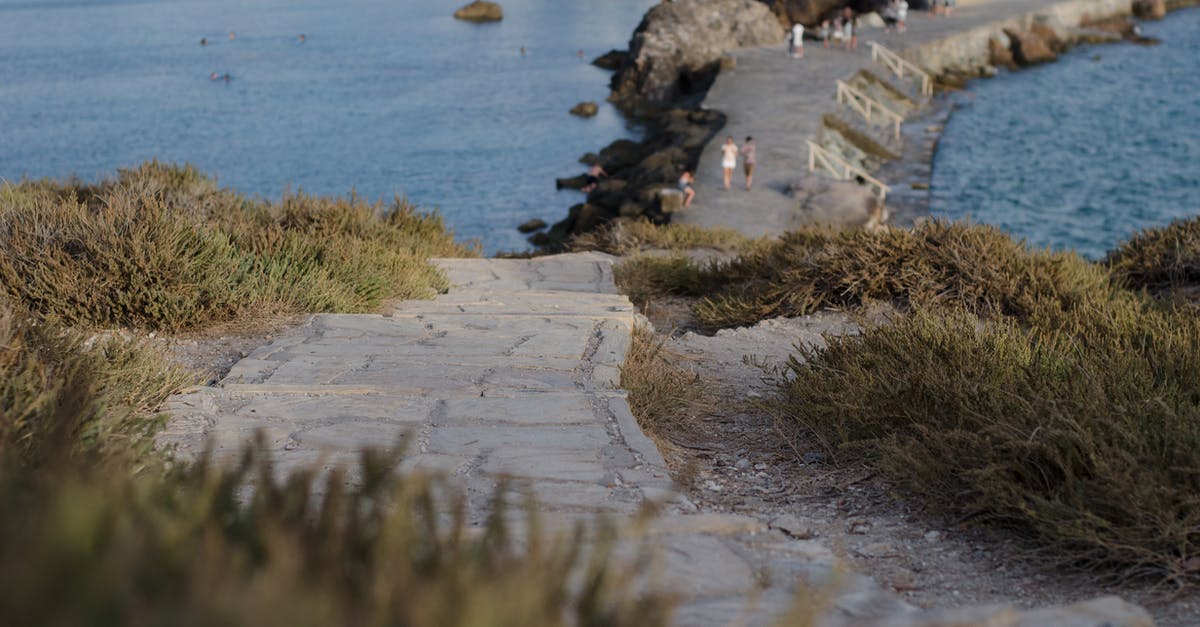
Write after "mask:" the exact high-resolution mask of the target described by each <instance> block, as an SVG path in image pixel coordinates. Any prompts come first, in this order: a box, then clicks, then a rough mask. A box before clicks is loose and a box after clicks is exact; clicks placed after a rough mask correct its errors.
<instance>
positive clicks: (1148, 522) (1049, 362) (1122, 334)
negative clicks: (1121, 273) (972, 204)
mask: <svg viewBox="0 0 1200 627" xmlns="http://www.w3.org/2000/svg"><path fill="white" fill-rule="evenodd" d="M1061 315H1068V316H1075V319H1074V320H1072V321H1070V322H1067V323H1063V324H1058V325H1056V327H1057V328H1048V327H1040V326H1033V327H1031V326H1028V325H1025V324H1022V323H1021V322H1020V321H1018V320H1017V319H1014V318H997V319H993V320H991V321H988V322H981V321H980V319H979V318H978V317H977V315H976V314H975V312H972V311H967V310H964V309H958V310H955V311H951V312H947V311H940V312H934V311H932V310H920V311H917V312H915V313H914V314H912V315H910V316H906V317H901V318H899V319H897V320H895V321H893V322H892V323H890V324H886V325H883V326H880V327H877V328H873V329H869V330H867V331H866V332H864V333H863V335H862V336H860V337H843V338H833V339H831V340H830V343H829V347H828V348H827V349H825V350H822V351H814V350H805V349H800V350H801V354H802V356H803V359H804V360H805V362H801V361H799V360H795V359H793V361H792V363H791V364H790V374H791V375H792V378H791V379H790V380H788V381H785V382H783V383H782V391H783V399H782V400H781V401H780V406H779V408H780V411H781V412H782V414H783V415H785V416H787V417H788V418H790V419H792V420H795V421H796V422H798V423H799V424H800V425H802V426H803V427H805V428H807V429H808V430H809V431H811V432H812V433H813V434H815V435H816V436H817V437H818V438H819V439H820V441H822V442H823V443H824V444H825V445H826V447H827V448H828V449H829V450H830V452H831V453H834V454H836V455H838V456H839V457H840V458H841V459H843V460H845V459H852V460H865V461H866V462H868V463H871V464H876V465H878V466H879V467H881V468H883V469H884V470H886V471H887V472H888V473H889V474H890V475H891V476H892V477H894V478H896V479H897V480H898V481H899V482H900V483H901V484H902V485H904V486H905V487H907V488H909V489H911V490H913V491H914V492H916V493H918V494H919V495H921V496H923V497H925V498H926V499H927V500H928V501H929V502H931V503H933V504H935V505H937V506H939V507H940V508H943V509H945V510H948V511H950V512H953V513H955V514H960V515H963V516H968V517H977V518H978V519H979V520H981V521H987V522H991V523H996V524H999V525H1002V526H1005V527H1009V528H1012V529H1015V530H1018V532H1020V533H1024V534H1026V535H1027V537H1029V538H1031V539H1032V540H1033V541H1035V542H1036V543H1037V544H1038V545H1039V546H1041V547H1043V548H1048V549H1051V550H1052V551H1051V552H1052V554H1055V555H1057V556H1058V557H1059V558H1060V559H1062V560H1063V561H1064V562H1066V563H1070V564H1073V565H1077V566H1084V567H1090V568H1097V569H1106V570H1104V572H1106V573H1107V574H1109V575H1111V576H1116V574H1119V576H1123V577H1143V576H1146V577H1157V578H1170V579H1173V580H1174V581H1176V582H1184V581H1195V580H1196V579H1197V578H1198V577H1200V388H1198V387H1197V381H1200V320H1198V319H1197V318H1196V317H1195V316H1194V315H1192V314H1190V313H1188V312H1186V311H1163V310H1156V309H1151V308H1147V307H1146V306H1144V305H1142V304H1140V303H1138V302H1136V301H1134V300H1131V299H1126V300H1120V301H1115V302H1114V303H1112V304H1110V305H1109V306H1108V307H1105V308H1103V309H1102V310H1099V311H1095V310H1088V311H1080V312H1077V313H1074V314H1061ZM1063 328H1071V329H1072V331H1070V332H1064V331H1062V330H1060V329H1063Z"/></svg>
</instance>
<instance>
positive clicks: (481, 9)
mask: <svg viewBox="0 0 1200 627" xmlns="http://www.w3.org/2000/svg"><path fill="white" fill-rule="evenodd" d="M454 17H456V18H458V19H460V20H467V21H469V22H499V21H500V20H502V19H504V9H503V8H501V6H500V5H499V4H496V3H495V2H487V1H486V0H475V1H474V2H472V3H471V4H468V5H466V6H464V7H462V8H460V9H459V10H457V11H455V12H454Z"/></svg>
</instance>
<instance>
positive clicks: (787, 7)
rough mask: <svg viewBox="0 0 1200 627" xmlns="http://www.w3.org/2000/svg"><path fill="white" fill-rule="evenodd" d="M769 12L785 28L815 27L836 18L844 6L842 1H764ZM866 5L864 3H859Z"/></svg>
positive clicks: (864, 7)
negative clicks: (793, 26) (800, 25)
mask: <svg viewBox="0 0 1200 627" xmlns="http://www.w3.org/2000/svg"><path fill="white" fill-rule="evenodd" d="M764 1H765V2H766V3H767V6H769V7H771V11H772V12H774V13H775V15H776V16H777V17H778V18H779V22H780V23H781V24H783V25H784V26H785V27H790V26H791V25H792V24H795V23H796V22H799V23H801V24H804V25H805V26H815V25H817V24H820V22H821V20H823V19H833V18H834V17H837V14H838V11H841V10H842V6H843V5H844V4H846V3H845V2H844V1H843V0H764ZM860 4H866V3H860ZM856 9H857V10H860V11H865V10H871V11H873V10H875V7H866V6H860V7H856Z"/></svg>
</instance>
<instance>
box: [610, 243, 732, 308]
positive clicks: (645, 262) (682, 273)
mask: <svg viewBox="0 0 1200 627" xmlns="http://www.w3.org/2000/svg"><path fill="white" fill-rule="evenodd" d="M706 276H707V273H706V271H705V268H704V267H702V266H700V265H699V264H697V263H696V262H694V261H692V260H691V259H689V258H687V257H685V256H683V255H680V254H675V255H671V256H667V257H663V256H658V255H646V254H643V255H637V256H635V257H632V258H629V259H626V260H624V261H622V262H621V263H619V264H617V265H616V266H615V267H613V280H614V281H615V282H616V284H617V288H618V289H620V290H621V293H622V294H625V295H626V296H628V297H629V300H631V301H633V303H634V304H635V305H637V306H639V307H641V306H644V305H645V304H646V302H647V301H649V300H650V299H652V298H654V297H655V296H663V295H667V294H673V295H677V296H697V295H700V294H702V293H704V292H705V291H706V290H707V289H708V287H709V285H710V283H709V281H708V280H707V279H706Z"/></svg>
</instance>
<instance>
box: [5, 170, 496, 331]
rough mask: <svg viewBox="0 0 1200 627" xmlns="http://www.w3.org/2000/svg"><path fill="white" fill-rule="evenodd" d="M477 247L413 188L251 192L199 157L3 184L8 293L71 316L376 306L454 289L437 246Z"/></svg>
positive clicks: (91, 323) (141, 317) (183, 323)
mask: <svg viewBox="0 0 1200 627" xmlns="http://www.w3.org/2000/svg"><path fill="white" fill-rule="evenodd" d="M472 252H473V251H471V250H469V249H465V248H463V247H462V246H459V245H457V244H455V243H454V241H453V237H452V235H451V234H450V233H448V232H447V231H446V230H445V228H444V227H443V225H442V221H441V219H440V218H439V217H437V216H431V215H423V214H420V213H417V211H416V210H415V209H414V208H413V207H412V206H410V205H408V204H407V203H405V202H403V201H396V202H394V203H392V204H391V205H388V206H383V205H379V204H375V205H372V204H367V203H364V202H361V201H359V200H357V199H353V198H351V199H329V198H315V197H310V196H304V195H297V196H290V197H287V198H285V199H284V200H283V201H282V202H279V203H274V204H270V203H265V202H258V201H251V200H247V199H246V198H244V197H242V196H240V195H238V194H235V193H233V192H230V191H227V190H220V189H217V188H216V186H215V184H214V183H213V182H212V181H211V180H209V179H206V178H205V177H203V176H202V175H200V174H199V173H198V172H197V171H196V170H194V169H193V168H190V167H174V166H165V165H160V164H158V163H153V162H152V163H147V164H145V165H143V166H141V167H139V168H136V169H130V170H121V171H120V173H119V175H118V176H117V177H116V178H115V179H113V180H109V181H103V182H101V183H98V184H95V185H89V184H84V183H80V182H78V181H70V182H67V183H53V182H48V181H39V182H31V183H22V184H19V185H7V184H5V185H3V186H0V295H4V296H7V297H8V298H9V299H10V300H11V301H13V302H14V303H17V304H18V305H20V306H23V307H24V308H26V309H28V310H29V311H31V312H35V313H37V314H38V315H41V316H45V317H52V318H56V319H59V320H61V321H63V322H65V323H67V324H69V325H71V326H81V327H113V326H120V327H136V328H143V329H148V330H167V331H178V330H181V329H187V328H193V327H196V326H201V325H204V324H208V323H212V322H219V321H224V320H229V319H231V318H234V317H236V316H239V315H246V314H253V313H260V312H268V311H269V312H324V311H340V312H360V311H370V310H372V309H374V308H376V307H378V306H379V304H380V303H381V302H382V301H383V300H384V299H388V298H409V297H420V296H423V295H429V294H431V293H432V292H433V291H434V290H437V289H441V288H444V287H445V282H444V278H443V277H441V275H440V274H438V272H437V270H436V269H435V268H434V267H433V266H431V265H430V264H429V261H428V259H429V257H431V256H439V255H441V256H461V255H465V254H472Z"/></svg>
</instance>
